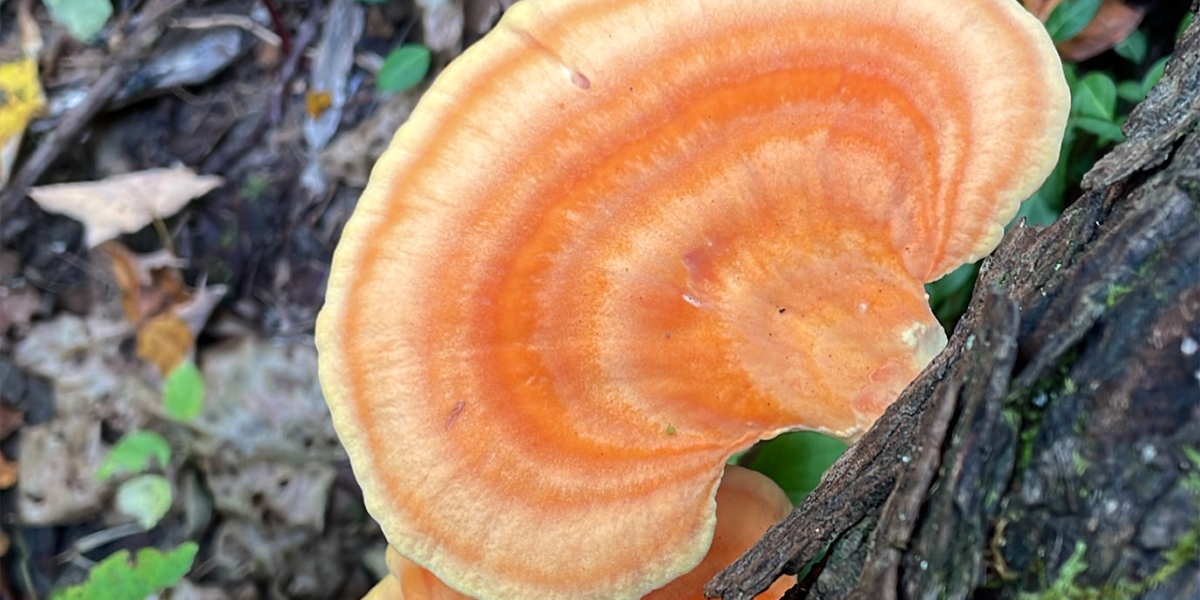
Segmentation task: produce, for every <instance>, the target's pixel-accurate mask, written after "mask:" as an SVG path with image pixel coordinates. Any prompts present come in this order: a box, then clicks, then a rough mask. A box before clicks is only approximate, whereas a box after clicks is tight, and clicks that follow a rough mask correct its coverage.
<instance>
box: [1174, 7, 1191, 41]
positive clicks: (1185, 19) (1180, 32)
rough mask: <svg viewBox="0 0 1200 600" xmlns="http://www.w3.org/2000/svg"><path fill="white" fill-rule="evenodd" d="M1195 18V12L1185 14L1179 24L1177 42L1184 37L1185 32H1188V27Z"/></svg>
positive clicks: (1176, 31)
mask: <svg viewBox="0 0 1200 600" xmlns="http://www.w3.org/2000/svg"><path fill="white" fill-rule="evenodd" d="M1195 18H1196V13H1194V12H1187V13H1184V15H1183V20H1182V21H1180V22H1179V29H1176V30H1175V41H1177V42H1178V41H1179V38H1182V37H1183V32H1184V31H1186V30H1187V28H1188V25H1191V24H1192V21H1193V20H1194V19H1195Z"/></svg>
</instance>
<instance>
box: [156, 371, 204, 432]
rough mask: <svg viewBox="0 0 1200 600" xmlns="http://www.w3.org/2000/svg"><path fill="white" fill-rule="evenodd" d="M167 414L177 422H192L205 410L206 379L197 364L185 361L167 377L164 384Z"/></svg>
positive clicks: (164, 400) (164, 401)
mask: <svg viewBox="0 0 1200 600" xmlns="http://www.w3.org/2000/svg"><path fill="white" fill-rule="evenodd" d="M163 403H164V404H165V405H166V408H167V414H168V415H170V417H171V418H172V419H175V420H177V421H190V420H192V419H195V418H196V417H197V416H199V415H200V410H201V409H202V408H204V377H203V376H202V375H201V374H200V369H197V368H196V363H193V362H192V361H190V360H189V361H184V362H183V363H180V365H179V366H178V367H175V368H174V369H173V370H172V371H171V373H170V374H168V375H167V381H166V383H164V384H163Z"/></svg>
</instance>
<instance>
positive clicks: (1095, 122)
mask: <svg viewBox="0 0 1200 600" xmlns="http://www.w3.org/2000/svg"><path fill="white" fill-rule="evenodd" d="M1071 125H1073V126H1075V127H1078V128H1080V129H1082V130H1084V131H1086V132H1088V133H1090V134H1092V135H1095V136H1096V137H1097V138H1100V142H1101V143H1108V142H1119V141H1121V140H1124V139H1125V134H1124V133H1122V132H1121V126H1120V125H1117V124H1116V123H1113V122H1112V121H1109V120H1107V119H1097V118H1095V117H1071Z"/></svg>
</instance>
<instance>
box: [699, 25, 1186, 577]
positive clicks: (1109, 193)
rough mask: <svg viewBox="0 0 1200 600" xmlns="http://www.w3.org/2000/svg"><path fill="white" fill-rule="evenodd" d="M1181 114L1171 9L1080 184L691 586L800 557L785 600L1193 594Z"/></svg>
mask: <svg viewBox="0 0 1200 600" xmlns="http://www.w3.org/2000/svg"><path fill="white" fill-rule="evenodd" d="M1198 117H1200V25H1198V24H1193V25H1192V26H1191V27H1190V29H1189V30H1188V31H1187V32H1186V33H1185V35H1184V36H1183V39H1182V40H1181V42H1180V45H1179V47H1178V48H1177V50H1176V53H1175V57H1174V58H1173V59H1172V62H1171V63H1170V65H1169V66H1168V67H1167V71H1166V74H1165V75H1164V77H1163V80H1162V82H1161V83H1160V84H1159V85H1158V86H1157V87H1156V88H1155V89H1154V90H1153V91H1152V92H1151V94H1150V97H1149V98H1148V99H1147V100H1146V101H1145V102H1144V103H1143V104H1142V105H1140V106H1139V107H1138V108H1137V109H1135V111H1134V113H1133V114H1132V115H1131V117H1130V119H1129V121H1128V124H1127V125H1126V133H1127V135H1128V139H1127V141H1126V142H1124V143H1122V144H1121V145H1119V146H1117V147H1116V148H1115V149H1114V150H1113V151H1112V152H1111V153H1110V154H1109V155H1108V156H1106V157H1105V158H1103V159H1102V160H1101V161H1100V162H1099V163H1098V164H1097V165H1096V167H1095V168H1094V169H1093V170H1092V172H1091V173H1089V174H1088V176H1087V177H1085V179H1084V187H1085V190H1086V191H1085V194H1084V196H1083V197H1082V198H1080V199H1079V200H1078V201H1077V202H1076V203H1075V204H1074V205H1073V206H1072V207H1071V208H1070V209H1069V210H1068V211H1067V212H1066V213H1065V214H1064V215H1063V216H1062V218H1061V219H1060V220H1059V221H1058V222H1057V223H1056V224H1054V225H1053V226H1051V227H1048V228H1045V229H1033V228H1023V227H1018V228H1014V229H1013V230H1012V231H1010V232H1009V234H1008V235H1007V236H1006V237H1005V240H1004V242H1003V243H1002V244H1001V246H1000V248H999V249H998V250H997V251H996V253H995V255H994V256H993V257H992V258H991V259H989V260H988V261H987V262H986V263H985V265H984V267H983V269H982V272H981V274H980V279H979V284H978V286H977V290H976V295H975V298H974V299H973V300H972V305H971V308H970V310H969V311H968V314H967V316H966V317H965V318H964V319H963V322H962V323H961V324H960V325H959V326H958V328H957V330H956V332H955V335H954V336H953V337H952V339H951V341H950V345H949V347H948V348H947V350H946V351H945V352H943V353H942V355H941V356H940V357H939V358H938V359H937V360H936V361H935V362H934V364H933V365H931V366H930V367H929V368H928V369H927V370H926V371H925V373H924V374H923V375H922V376H921V377H920V378H919V379H918V380H917V381H916V382H914V383H913V385H911V386H910V387H909V389H908V390H907V391H906V392H905V393H904V394H903V396H901V398H900V400H899V401H897V403H896V404H895V405H894V406H893V407H892V408H891V409H890V410H889V411H888V412H887V413H886V414H885V415H884V416H883V417H882V418H881V419H880V420H879V422H878V423H877V424H876V426H875V427H874V428H873V429H872V430H871V431H870V432H869V433H868V434H867V435H866V436H865V437H864V438H863V440H862V441H861V442H860V443H859V444H857V445H856V446H854V447H853V448H851V449H850V450H849V451H848V452H847V453H846V455H845V456H844V457H843V458H842V459H841V460H840V461H839V462H838V463H837V464H836V465H834V467H833V468H832V469H831V470H830V471H829V473H827V475H826V476H825V478H824V481H823V482H822V484H821V486H820V487H819V488H817V490H816V491H814V492H813V493H812V494H811V495H810V496H809V497H808V498H807V499H806V500H805V501H804V503H803V504H802V505H801V506H800V507H799V508H798V509H797V510H795V511H794V512H793V513H792V514H791V515H790V516H789V517H788V518H787V519H786V520H785V521H784V522H783V523H781V524H779V525H778V526H776V527H775V528H773V529H772V530H771V531H769V532H768V534H767V535H766V536H765V537H764V539H763V540H762V541H761V542H760V543H759V544H758V545H757V546H756V547H754V548H752V549H751V550H750V552H748V553H747V554H746V555H745V556H744V557H742V559H741V560H739V561H738V562H737V563H735V564H734V565H732V566H731V567H729V568H728V569H726V570H725V571H724V572H723V573H721V574H720V575H718V576H717V578H716V579H714V580H713V581H712V582H711V583H710V584H709V587H708V588H707V590H706V591H707V592H708V593H709V595H710V596H713V597H718V596H719V597H723V598H726V599H727V600H733V599H745V598H752V597H753V596H754V595H755V594H756V593H757V592H759V591H760V590H762V589H765V588H766V587H767V585H768V584H769V583H770V582H771V581H773V580H774V579H775V578H776V577H777V576H778V575H779V574H781V573H797V572H798V571H800V570H801V569H802V568H803V567H804V566H805V565H806V564H808V563H809V562H810V561H813V560H815V559H820V560H819V561H818V562H817V564H816V565H815V566H814V567H813V568H812V570H811V571H810V573H809V574H808V576H807V577H804V578H802V579H801V581H800V584H799V585H798V586H797V587H796V588H795V589H793V590H792V591H791V592H790V593H789V595H788V598H792V599H799V598H821V599H827V598H855V599H863V600H865V599H875V598H882V599H888V598H1017V597H1021V598H1027V599H1030V600H1032V599H1040V598H1046V599H1050V598H1097V599H1099V598H1134V597H1137V598H1163V599H1166V598H1197V597H1200V580H1198V578H1197V573H1198V569H1200V561H1198V559H1197V554H1198V551H1200V402H1198V400H1200V387H1198V385H1197V380H1198V379H1200V127H1198V126H1197V119H1198ZM826 549H828V551H827V552H826Z"/></svg>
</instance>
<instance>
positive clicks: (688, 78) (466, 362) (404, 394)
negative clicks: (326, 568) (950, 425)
mask: <svg viewBox="0 0 1200 600" xmlns="http://www.w3.org/2000/svg"><path fill="white" fill-rule="evenodd" d="M1068 103H1069V102H1068V97H1067V90H1066V86H1065V83H1064V82H1063V78H1062V74H1061V68H1060V66H1059V63H1058V60H1057V57H1056V55H1055V52H1054V48H1053V47H1052V45H1051V44H1050V42H1049V40H1048V38H1047V37H1046V35H1045V33H1044V31H1043V30H1042V29H1041V26H1040V25H1039V24H1038V22H1037V21H1036V20H1035V19H1033V18H1032V17H1030V16H1029V15H1027V14H1025V13H1024V12H1022V11H1021V10H1020V8H1019V6H1017V5H1016V3H1015V2H1011V1H1008V0H974V1H972V2H961V1H960V0H953V1H951V0H921V1H916V0H908V1H903V2H901V1H889V2H879V1H876V0H839V1H838V2H826V1H820V0H799V1H796V0H792V1H786V2H785V1H782V0H778V1H763V2H740V3H735V2H728V1H727V0H722V1H717V0H696V1H693V2H679V1H678V0H611V1H601V0H557V1H554V2H550V1H546V0H525V1H524V2H520V3H518V4H516V5H515V6H514V7H513V8H512V9H510V10H509V11H508V12H507V13H506V14H505V16H504V18H503V19H502V20H501V22H500V24H499V25H497V27H496V29H495V30H494V31H493V32H492V33H491V34H489V35H488V36H487V37H486V38H485V39H483V40H482V41H480V42H479V43H478V44H476V45H474V46H472V47H471V48H470V49H469V50H468V51H467V52H465V53H464V54H463V55H462V56H461V57H459V58H458V59H457V60H456V61H455V62H454V63H452V64H451V65H450V66H449V67H448V68H447V69H446V71H445V72H444V73H443V74H442V76H441V77H440V78H439V79H438V80H437V82H435V84H434V85H433V86H432V87H431V88H430V90H429V91H428V92H427V93H426V94H425V96H424V97H423V98H422V100H421V102H420V104H419V106H418V107H417V109H416V110H415V111H414V113H413V115H412V117H411V118H410V120H409V121H408V123H407V124H405V125H404V126H403V127H402V128H401V130H400V131H399V132H398V133H397V135H396V138H395V139H394V141H393V143H392V145H391V147H390V148H389V150H388V151H387V153H386V154H385V155H384V156H383V157H382V158H381V159H380V160H379V162H378V164H377V165H376V168H375V171H374V172H373V174H372V177H371V181H370V184H369V185H368V188H367V190H366V191H365V193H364V195H363V197H362V199H361V201H360V203H359V206H358V208H357V209H356V212H355V214H354V216H353V218H352V219H351V220H350V222H349V223H348V224H347V225H346V228H345V231H344V233H343V238H342V241H341V243H340V245H339V247H338V250H337V252H336V254H335V257H334V264H333V269H332V272H331V275H330V279H329V287H328V295H327V304H326V307H325V309H324V310H323V311H322V313H321V316H320V319H319V320H318V324H317V343H318V347H319V349H320V352H321V364H320V375H321V381H322V385H323V386H324V389H325V393H326V396H327V399H328V401H329V404H330V408H331V411H332V413H333V417H334V422H335V425H336V426H337V429H338V432H339V435H340V436H341V438H342V441H343V443H344V444H345V446H346V448H347V451H348V452H349V454H350V457H351V461H352V464H353V466H354V470H355V473H356V475H357V476H358V478H359V481H360V482H361V483H362V486H363V490H364V494H365V498H366V501H367V505H368V508H369V510H370V511H371V513H372V515H373V516H374V517H375V518H376V519H377V520H378V521H379V522H380V524H381V525H382V527H383V530H384V532H385V534H386V535H387V537H388V540H389V543H390V544H392V545H393V546H394V547H395V548H397V549H398V550H399V551H400V553H401V554H403V555H404V556H406V557H408V558H409V559H411V560H413V561H415V562H416V563H418V564H420V565H421V566H423V567H425V568H428V569H429V570H431V571H432V572H433V573H435V574H436V575H437V576H438V577H439V578H441V579H442V580H444V581H446V582H447V583H448V584H450V585H451V586H452V587H454V588H455V589H458V590H461V591H462V592H464V593H466V594H467V595H470V596H473V597H478V598H539V599H546V598H580V599H585V598H596V599H605V600H612V599H620V598H638V597H641V596H643V595H645V594H646V593H648V592H649V591H651V590H653V589H655V588H658V587H661V586H662V585H664V584H665V583H666V582H668V581H670V580H672V579H674V578H675V577H677V576H679V575H680V574H682V573H686V572H688V571H689V570H690V569H692V568H693V567H694V566H695V565H696V564H697V563H698V562H700V560H701V559H702V558H703V557H704V556H705V553H706V551H707V549H708V547H709V543H710V541H711V539H712V535H713V528H714V520H715V518H714V493H715V490H716V488H717V483H718V481H719V479H720V477H721V472H722V465H723V464H724V462H725V459H726V458H727V457H728V456H729V455H730V454H732V453H733V452H736V451H738V450H741V449H744V448H746V447H748V446H749V445H751V444H753V443H754V442H756V441H758V440H759V439H762V438H766V437H772V436H774V435H777V434H779V433H781V432H784V431H788V430H793V429H813V430H820V431H825V432H828V433H831V434H834V435H838V436H841V437H843V438H848V439H853V438H855V437H857V436H858V435H861V433H862V432H863V431H865V429H866V428H867V427H869V426H870V424H871V423H872V422H873V421H874V420H875V418H876V417H878V415H879V414H881V412H882V411H883V410H884V409H885V408H886V406H887V405H888V404H889V403H891V402H892V401H893V400H894V399H895V397H896V395H897V394H898V393H899V392H900V391H901V390H902V389H903V388H904V386H905V385H907V384H908V382H909V381H911V380H912V378H913V377H915V375H916V374H917V373H918V372H919V371H920V370H921V369H922V368H923V367H924V366H925V365H926V364H927V363H928V361H929V360H930V359H931V358H932V357H933V356H934V355H935V354H936V353H937V351H938V350H940V348H941V347H942V345H944V342H945V337H944V335H943V334H942V331H941V329H940V327H939V326H938V324H937V322H936V320H934V318H933V316H932V315H931V313H930V311H929V308H928V307H927V306H926V302H925V296H924V291H923V287H922V284H923V283H925V282H927V281H930V280H932V279H935V278H937V277H938V276H940V275H942V274H944V273H945V272H947V271H949V270H950V269H952V268H954V267H955V266H957V265H959V264H961V263H963V262H966V261H969V260H973V259H975V258H978V257H980V256H982V255H983V254H985V253H987V252H989V251H990V250H991V249H992V248H993V247H994V246H995V244H996V243H997V242H998V240H999V236H1000V234H1001V232H1002V226H1003V224H1004V223H1005V222H1006V221H1007V220H1008V219H1010V218H1011V216H1012V215H1013V214H1014V213H1015V211H1016V208H1017V205H1018V203H1019V201H1020V200H1021V199H1023V198H1025V197H1026V196H1028V195H1029V194H1031V193H1032V192H1033V191H1034V190H1035V189H1036V188H1037V187H1038V185H1039V184H1040V183H1041V182H1042V180H1043V179H1044V178H1045V176H1046V175H1047V174H1048V173H1049V171H1050V169H1051V168H1052V167H1053V164H1054V161H1055V159H1056V157H1057V153H1058V147H1059V142H1060V140H1061V136H1062V131H1063V127H1064V125H1065V119H1066V111H1067V105H1068Z"/></svg>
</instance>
